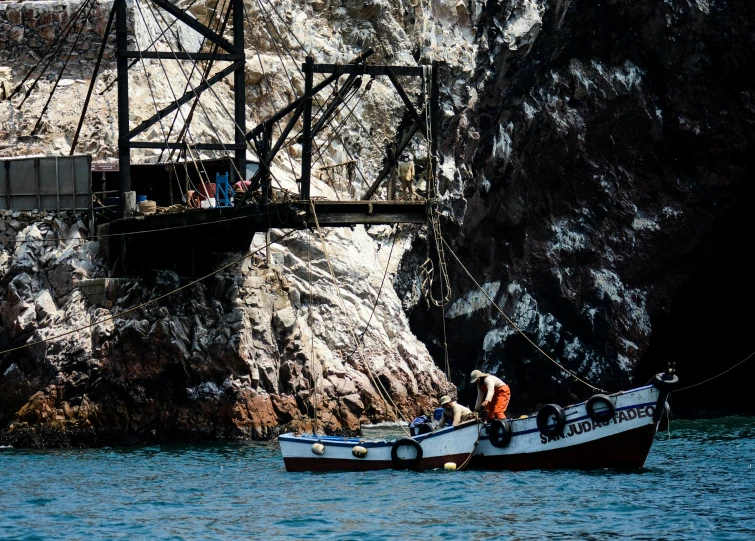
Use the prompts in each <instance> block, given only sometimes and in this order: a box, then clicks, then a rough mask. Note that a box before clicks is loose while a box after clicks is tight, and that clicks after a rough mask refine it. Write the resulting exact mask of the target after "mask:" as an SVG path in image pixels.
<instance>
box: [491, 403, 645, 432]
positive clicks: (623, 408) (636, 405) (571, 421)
mask: <svg viewBox="0 0 755 541" xmlns="http://www.w3.org/2000/svg"><path fill="white" fill-rule="evenodd" d="M577 405H578V406H579V405H581V404H577ZM647 406H655V402H646V403H644V404H632V405H631V406H624V407H622V408H616V411H623V410H628V409H632V408H644V407H647ZM589 418H590V417H589V416H588V415H583V416H582V417H577V418H576V419H569V420H568V421H566V425H564V428H566V427H567V426H569V425H570V424H574V423H579V422H581V421H584V420H586V419H589ZM514 420H515V421H518V420H519V419H514ZM522 421H524V419H522ZM539 431H540V430H539V429H537V428H531V429H529V430H522V431H521V432H512V433H511V437H512V438H513V437H514V436H524V435H526V434H533V433H535V432H539ZM480 439H481V440H487V439H489V438H488V436H481V437H480Z"/></svg>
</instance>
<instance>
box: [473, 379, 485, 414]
mask: <svg viewBox="0 0 755 541" xmlns="http://www.w3.org/2000/svg"><path fill="white" fill-rule="evenodd" d="M484 398H485V396H484V395H483V394H482V388H480V386H479V385H478V386H477V402H475V405H474V409H475V410H478V409H480V406H481V405H482V400H483V399H484Z"/></svg>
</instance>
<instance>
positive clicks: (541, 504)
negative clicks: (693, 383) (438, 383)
mask: <svg viewBox="0 0 755 541" xmlns="http://www.w3.org/2000/svg"><path fill="white" fill-rule="evenodd" d="M753 466H755V418H752V417H729V418H724V419H717V420H697V421H683V420H680V421H673V422H672V425H671V429H670V432H669V433H663V434H659V435H658V436H657V438H656V441H655V443H654V445H653V448H652V450H651V452H650V456H649V458H648V460H647V463H646V466H645V468H643V469H642V470H639V471H618V470H595V471H567V470H559V471H527V472H490V471H462V472H447V471H444V470H439V471H430V472H423V473H415V472H404V471H379V472H367V473H345V472H343V473H318V474H315V473H287V472H286V471H285V469H284V467H283V460H282V458H281V457H280V451H279V449H278V448H277V446H276V445H275V444H274V443H271V444H266V445H263V444H255V443H234V444H211V445H209V444H208V445H165V446H159V447H132V448H105V449H87V450H48V451H25V450H16V449H7V448H6V449H0V539H114V538H117V539H359V540H364V539H463V540H468V539H601V540H602V539H610V538H616V537H620V538H628V539H648V540H658V539H755V467H753Z"/></svg>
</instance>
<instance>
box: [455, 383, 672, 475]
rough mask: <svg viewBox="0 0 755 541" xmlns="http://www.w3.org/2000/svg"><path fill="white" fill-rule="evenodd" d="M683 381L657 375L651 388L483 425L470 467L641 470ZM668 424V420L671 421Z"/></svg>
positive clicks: (599, 396)
mask: <svg viewBox="0 0 755 541" xmlns="http://www.w3.org/2000/svg"><path fill="white" fill-rule="evenodd" d="M677 381H678V379H677V377H676V376H675V375H674V374H673V372H672V371H671V372H668V373H666V374H658V375H656V376H655V378H654V380H653V384H652V385H647V386H644V387H639V388H637V389H632V390H629V391H623V392H620V393H616V394H612V395H605V394H598V395H595V396H593V397H592V398H590V399H589V400H587V401H586V402H582V403H581V404H575V405H573V406H567V407H565V408H563V409H562V408H560V407H558V406H557V405H555V404H548V405H546V406H544V407H543V408H542V409H541V410H540V411H539V412H538V413H537V415H532V416H529V417H527V418H523V419H513V420H503V421H494V422H493V423H490V424H487V425H485V426H484V427H483V433H482V435H481V437H480V443H479V445H478V447H477V450H476V452H475V454H474V456H473V457H472V461H471V463H470V465H469V467H470V468H477V469H488V470H531V469H548V468H584V469H589V468H641V467H642V466H643V465H644V464H645V459H646V458H647V456H648V453H649V452H650V447H651V445H652V444H653V439H654V437H655V433H656V430H657V429H658V426H659V424H660V422H661V420H662V417H663V416H664V415H666V416H667V415H668V405H667V402H666V399H667V397H668V393H669V392H670V391H671V390H672V389H673V387H674V385H675V384H676V383H677ZM666 420H667V419H666Z"/></svg>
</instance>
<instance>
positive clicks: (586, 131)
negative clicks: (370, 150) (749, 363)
mask: <svg viewBox="0 0 755 541" xmlns="http://www.w3.org/2000/svg"><path fill="white" fill-rule="evenodd" d="M754 15H755V7H754V6H753V4H752V3H751V2H746V1H734V2H727V3H726V4H721V3H714V2H687V1H676V0H674V1H670V2H663V3H658V2H645V1H639V2H638V1H632V2H629V1H623V0H614V1H609V2H601V3H593V4H589V5H588V4H584V3H579V4H578V3H575V2H569V1H566V2H564V1H560V0H559V1H555V0H554V1H545V0H533V1H530V0H513V1H508V2H493V3H488V4H487V6H486V8H485V10H484V11H483V14H482V17H481V20H480V26H479V32H478V37H479V53H478V56H477V65H476V70H475V74H474V76H473V77H472V78H471V79H470V80H468V81H467V82H466V84H467V88H468V90H467V92H468V96H469V99H468V101H462V102H461V103H459V104H454V107H453V108H452V110H451V111H449V114H448V121H447V123H446V125H445V127H446V130H447V132H446V134H447V137H446V138H445V139H444V142H443V154H444V156H443V158H444V161H445V163H444V165H443V172H444V173H445V174H444V178H443V181H444V183H445V184H444V187H445V188H446V189H447V192H446V193H447V197H448V204H447V209H446V214H447V216H448V220H447V225H448V226H449V227H450V228H452V229H453V233H452V234H451V233H447V235H448V238H449V239H451V240H452V244H453V246H454V248H455V250H456V251H457V253H458V254H459V257H460V258H461V259H462V260H463V261H464V262H465V263H466V264H467V265H468V267H469V269H470V270H471V272H472V274H473V275H475V277H476V278H477V279H478V280H479V281H480V282H481V283H483V284H484V286H483V287H484V288H485V289H486V291H488V292H489V293H490V295H491V296H493V297H494V298H495V300H496V302H497V303H498V304H499V305H500V306H501V307H502V308H503V309H504V310H505V311H506V312H507V313H508V314H509V315H510V316H512V318H513V319H514V321H515V322H516V323H517V324H518V325H519V326H520V327H521V328H522V329H523V330H524V331H525V332H526V333H527V335H528V336H530V337H531V338H532V339H533V340H535V341H536V342H537V343H538V344H539V345H540V346H541V347H542V348H543V349H545V350H547V351H549V352H550V353H551V354H552V355H553V356H554V357H556V358H557V359H558V360H560V362H562V363H564V364H565V365H566V366H567V367H568V368H569V369H571V370H573V371H574V372H576V373H577V374H579V375H580V376H581V377H584V378H586V379H588V380H589V381H591V382H593V383H595V384H596V385H599V386H601V387H603V388H606V389H610V390H617V389H620V388H626V386H627V385H629V384H630V383H631V382H630V379H631V376H632V374H633V371H634V370H635V368H636V367H637V366H638V363H639V362H640V361H641V360H642V359H643V357H644V356H645V355H646V353H647V351H648V346H649V345H650V343H651V338H652V337H653V332H654V322H658V321H661V320H663V318H664V317H665V316H666V315H667V314H668V313H669V311H671V310H673V307H674V299H675V298H676V295H677V291H679V288H680V286H682V285H684V284H686V283H689V282H690V281H691V280H692V278H693V276H694V275H695V271H696V268H698V266H699V262H700V261H701V259H702V258H704V257H705V253H706V252H708V251H709V250H708V249H706V246H709V245H710V244H711V241H713V242H714V243H715V242H716V240H715V239H716V237H717V236H718V235H721V236H729V235H730V234H731V231H730V230H728V231H727V229H726V226H725V224H724V222H726V220H727V219H728V216H730V215H734V214H736V213H741V212H747V210H746V209H747V204H748V203H745V201H750V200H751V198H750V197H749V196H748V195H747V194H749V193H751V191H752V187H751V182H750V179H749V177H751V173H752V166H753V161H752V156H753V152H752V150H753V142H754V141H753V137H754V136H755V132H753V130H752V122H753V119H755V107H754V106H753V100H752V95H753V91H754V90H755V87H754V86H753V83H752V78H751V77H749V76H748V74H749V73H751V72H752V70H753V68H755V63H754V57H753V56H752V55H751V54H750V53H749V52H748V51H751V50H752V47H753V44H754V43H753V36H754V35H755V34H753V24H752V21H753V16H754ZM719 238H720V237H719ZM449 260H450V261H449V265H450V268H451V273H452V277H451V281H452V284H453V288H454V295H455V298H456V299H457V300H456V301H455V302H454V303H453V304H451V305H450V306H448V307H447V309H446V317H447V320H448V328H449V330H450V338H449V343H450V346H449V347H450V350H451V358H452V364H453V365H454V366H456V367H457V368H458V369H460V370H463V371H464V372H468V371H469V370H470V369H471V368H472V367H474V366H482V367H483V368H485V369H487V370H491V371H494V372H496V373H498V375H500V376H502V377H504V378H505V379H506V380H507V381H509V382H510V383H511V384H512V385H513V387H514V389H515V391H514V393H513V398H512V408H515V409H516V408H520V407H522V408H524V407H526V408H529V407H534V406H536V405H537V403H538V402H541V401H551V400H557V401H562V402H568V401H574V400H576V399H578V398H582V399H583V398H584V397H585V396H589V394H590V393H591V391H590V390H589V389H587V388H585V387H584V386H582V385H581V384H578V383H576V382H574V381H573V379H571V378H570V377H568V376H567V375H566V374H564V373H562V372H561V371H560V370H559V369H558V368H557V367H555V366H554V365H552V364H550V363H549V362H548V361H547V360H546V359H544V358H543V357H542V356H540V354H538V353H537V352H536V351H534V350H533V348H531V346H529V345H528V344H527V343H526V342H525V341H524V339H523V338H522V337H521V336H519V335H518V333H516V332H515V331H514V330H513V329H512V328H511V326H509V325H508V324H507V323H506V322H505V321H504V320H503V318H502V317H501V316H500V314H499V313H498V312H497V311H495V310H494V309H493V308H492V307H491V306H490V303H489V302H488V301H487V299H485V298H484V297H483V296H482V295H481V294H480V293H479V291H478V290H477V288H476V287H475V286H474V285H473V284H472V283H471V282H470V280H469V279H468V278H467V277H466V275H465V274H464V273H463V271H462V270H461V269H460V268H459V267H458V265H456V263H455V262H454V261H453V260H452V259H451V258H450V257H449ZM405 261H406V264H405V274H406V276H407V277H409V278H411V276H413V275H414V273H415V272H416V270H415V264H416V259H413V258H412V257H407V259H406V260H405ZM400 283H401V284H403V285H402V286H401V294H402V296H403V297H405V298H407V299H412V298H416V292H415V291H414V290H413V288H412V284H413V283H412V282H411V280H401V281H400ZM711 286H712V284H711ZM741 287H742V288H744V289H749V288H748V287H746V286H741ZM680 302H681V301H680ZM685 304H686V303H685ZM711 310H712V311H713V312H712V313H716V312H715V309H713V308H711ZM716 319H717V318H707V321H708V323H709V325H711V326H715V325H716V324H717V323H716V321H715V320H716ZM411 320H412V324H413V329H414V330H415V331H416V332H418V334H419V336H420V337H421V338H422V339H423V340H424V341H425V342H426V343H428V344H432V343H434V342H435V343H437V341H438V340H439V336H438V332H437V329H438V328H439V324H440V320H439V312H438V311H437V310H436V311H427V310H425V309H424V307H423V306H422V305H418V306H417V308H416V309H415V310H414V311H413V313H412V319H411ZM708 332H709V333H710V336H711V337H714V336H715V332H713V329H712V328H710V329H708ZM689 338H690V337H686V338H685V340H689ZM732 338H734V337H732ZM711 339H714V338H711ZM666 349H668V348H666ZM431 351H432V352H433V354H434V355H436V356H437V355H439V351H438V350H437V349H431ZM470 352H473V353H472V354H470ZM742 356H744V355H742ZM691 357H692V358H690V357H687V358H683V357H681V356H679V357H677V356H676V355H673V356H670V357H667V358H666V359H659V358H658V357H655V360H654V362H656V363H657V364H661V362H660V361H661V360H664V361H665V360H669V361H671V360H674V361H677V362H679V364H680V365H681V366H682V367H683V368H686V369H687V374H692V373H694V372H693V370H692V368H693V366H694V365H695V363H699V364H701V365H703V364H704V365H706V366H708V369H707V370H701V371H700V372H705V373H707V374H708V375H712V374H714V373H717V372H718V371H720V370H717V368H721V369H723V368H725V367H726V366H727V365H732V364H734V362H735V361H737V360H740V359H738V358H736V357H733V358H731V359H730V361H729V362H728V363H724V362H723V361H722V362H721V364H716V365H708V362H709V359H706V358H695V356H694V355H693V356H691ZM664 364H665V363H664ZM654 368H658V369H659V368H663V366H656V367H654ZM646 377H647V376H646ZM699 379H702V378H699ZM457 381H461V379H459V380H457ZM638 383H644V380H642V381H638ZM688 383H693V381H690V380H688Z"/></svg>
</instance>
